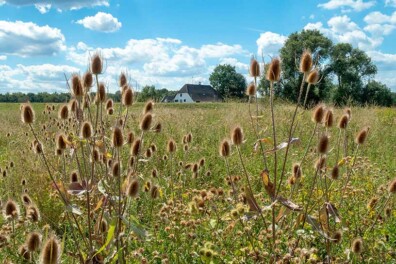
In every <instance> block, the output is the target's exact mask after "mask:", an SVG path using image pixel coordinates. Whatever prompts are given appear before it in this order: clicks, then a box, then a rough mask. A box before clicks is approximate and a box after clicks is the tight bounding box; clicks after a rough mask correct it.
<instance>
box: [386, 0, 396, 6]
mask: <svg viewBox="0 0 396 264" xmlns="http://www.w3.org/2000/svg"><path fill="white" fill-rule="evenodd" d="M385 6H392V7H396V0H385Z"/></svg>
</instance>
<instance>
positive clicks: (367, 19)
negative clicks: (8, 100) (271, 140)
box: [0, 0, 396, 93]
mask: <svg viewBox="0 0 396 264" xmlns="http://www.w3.org/2000/svg"><path fill="white" fill-rule="evenodd" d="M304 28H305V29H318V30H320V31H321V32H322V33H323V34H324V35H326V36H328V37H329V38H330V39H332V40H333V41H334V42H335V43H337V42H349V43H351V44H352V45H353V46H355V47H359V48H360V49H363V50H364V51H366V52H367V53H368V54H369V55H370V56H371V57H372V59H373V61H374V63H375V64H376V65H377V67H378V74H377V76H376V79H378V80H379V81H381V82H384V83H386V84H387V85H388V86H389V87H391V89H392V90H393V91H396V47H395V45H394V43H395V41H396V34H395V32H396V31H395V29H396V0H321V1H313V0H307V1H297V0H284V1H281V0H279V1H270V0H257V1H256V0H249V1H245V0H129V1H127V0H67V1H65V0H52V1H50V0H0V93H5V92H18V91H21V92H37V91H48V92H55V91H67V88H66V83H65V78H64V74H66V75H67V76H69V75H70V74H72V73H74V72H80V73H83V72H84V71H85V70H86V69H87V65H88V57H89V55H90V54H93V53H94V52H95V51H97V50H100V51H101V52H102V54H103V56H104V58H105V59H106V62H107V67H106V72H105V74H104V75H103V76H102V80H104V81H105V82H106V83H107V84H108V86H109V89H110V90H111V91H115V90H117V89H118V87H117V84H116V80H117V76H118V75H119V73H120V71H127V72H128V75H129V78H130V80H131V82H132V84H133V86H136V84H138V86H140V87H141V86H142V85H155V86H156V87H157V88H163V87H165V88H168V89H174V90H175V89H179V88H180V87H181V86H182V85H183V84H184V83H191V82H192V83H197V82H202V83H208V82H209V81H208V77H209V75H210V73H211V72H212V70H213V69H214V67H215V66H216V65H218V64H221V63H228V64H232V65H234V66H235V67H236V69H237V70H238V71H239V72H240V73H242V74H244V75H245V76H246V77H247V79H248V80H249V76H248V74H247V73H248V64H249V61H250V58H251V56H252V55H256V56H257V55H258V56H261V54H262V53H263V54H264V55H265V58H266V60H267V61H268V60H269V56H274V55H276V54H277V53H278V50H279V48H280V47H282V45H283V43H284V41H285V40H286V39H287V36H288V35H289V34H291V33H293V32H296V31H300V30H302V29H304Z"/></svg>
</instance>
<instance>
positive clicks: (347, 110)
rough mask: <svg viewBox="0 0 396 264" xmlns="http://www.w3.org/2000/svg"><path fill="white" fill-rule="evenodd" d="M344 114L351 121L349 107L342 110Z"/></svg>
mask: <svg viewBox="0 0 396 264" xmlns="http://www.w3.org/2000/svg"><path fill="white" fill-rule="evenodd" d="M344 114H347V115H348V119H349V120H351V119H352V109H351V108H350V107H347V108H345V109H344Z"/></svg>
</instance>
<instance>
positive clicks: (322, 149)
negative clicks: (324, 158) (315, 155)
mask: <svg viewBox="0 0 396 264" xmlns="http://www.w3.org/2000/svg"><path fill="white" fill-rule="evenodd" d="M328 148H329V137H328V136H327V135H322V136H321V137H320V140H319V144H318V152H319V153H320V154H326V153H327V150H328Z"/></svg>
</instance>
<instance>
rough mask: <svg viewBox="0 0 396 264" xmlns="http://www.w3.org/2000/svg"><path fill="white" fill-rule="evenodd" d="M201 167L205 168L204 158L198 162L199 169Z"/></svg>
mask: <svg viewBox="0 0 396 264" xmlns="http://www.w3.org/2000/svg"><path fill="white" fill-rule="evenodd" d="M203 166H205V158H201V159H200V160H199V167H203Z"/></svg>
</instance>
